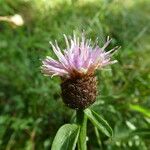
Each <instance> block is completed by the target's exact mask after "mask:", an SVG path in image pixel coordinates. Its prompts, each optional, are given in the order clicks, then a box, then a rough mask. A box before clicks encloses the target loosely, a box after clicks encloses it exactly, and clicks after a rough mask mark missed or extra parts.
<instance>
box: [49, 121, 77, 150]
mask: <svg viewBox="0 0 150 150" xmlns="http://www.w3.org/2000/svg"><path fill="white" fill-rule="evenodd" d="M78 135H79V127H78V126H77V125H75V124H65V125H63V126H62V127H61V128H60V129H59V130H58V131H57V134H56V136H55V138H54V141H53V143H52V148H51V150H74V149H75V147H76V143H77V139H78Z"/></svg>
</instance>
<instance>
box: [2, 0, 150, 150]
mask: <svg viewBox="0 0 150 150" xmlns="http://www.w3.org/2000/svg"><path fill="white" fill-rule="evenodd" d="M14 14H20V15H21V16H22V17H23V19H24V25H23V26H21V27H17V26H16V27H15V26H13V25H11V24H10V23H8V22H2V21H1V22H0V150H49V149H50V147H51V143H52V140H53V138H54V136H55V134H56V131H57V130H58V128H59V127H60V126H61V125H63V124H65V123H69V122H71V118H72V116H73V113H74V111H73V110H70V109H69V108H67V107H66V106H64V104H63V103H62V100H61V96H60V92H61V91H60V86H59V84H60V80H59V78H58V77H54V78H52V79H51V78H50V77H45V76H43V75H42V73H41V71H40V66H41V60H42V59H43V58H45V56H46V55H51V56H52V55H53V53H52V50H51V47H50V46H49V43H48V42H49V41H50V40H51V41H54V40H55V39H57V40H58V43H59V44H60V45H61V47H64V40H63V34H66V35H71V34H72V32H73V31H75V32H76V33H77V34H80V33H81V31H82V30H84V31H85V33H86V36H87V37H88V38H92V40H93V41H94V39H95V38H96V37H98V38H99V45H102V44H103V43H104V42H105V38H106V36H107V35H109V36H110V37H112V38H113V41H112V43H111V45H110V47H109V48H111V47H113V46H116V45H120V46H121V49H120V50H119V51H118V53H117V54H116V55H115V56H114V58H116V59H117V60H118V61H119V62H118V63H117V64H115V65H112V66H110V67H108V68H107V69H106V70H101V71H99V72H97V76H98V79H99V84H98V89H99V96H98V97H97V102H96V103H95V104H94V105H93V106H92V109H94V110H95V111H97V112H98V113H99V114H101V115H102V116H103V117H104V118H105V119H106V120H107V121H108V122H109V124H110V125H111V127H112V128H113V130H114V137H113V139H112V140H110V139H108V138H107V137H105V136H104V135H103V134H101V133H100V137H96V135H95V130H94V128H93V127H92V126H91V124H90V123H89V130H88V136H89V139H88V150H100V149H102V150H150V36H149V35H150V30H149V28H150V1H149V0H72V1H69V0H51V1H50V0H49V1H48V0H0V16H9V15H14Z"/></svg>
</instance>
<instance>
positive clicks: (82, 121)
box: [76, 110, 87, 150]
mask: <svg viewBox="0 0 150 150" xmlns="http://www.w3.org/2000/svg"><path fill="white" fill-rule="evenodd" d="M76 117H77V124H78V125H79V126H80V133H79V138H78V150H87V146H86V134H87V133H86V131H87V116H86V115H85V114H84V111H83V110H77V111H76Z"/></svg>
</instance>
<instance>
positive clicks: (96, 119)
mask: <svg viewBox="0 0 150 150" xmlns="http://www.w3.org/2000/svg"><path fill="white" fill-rule="evenodd" d="M84 112H85V114H86V115H87V117H88V118H89V120H90V121H91V122H92V123H93V125H94V126H96V127H97V128H98V129H99V130H100V131H101V132H102V133H104V134H105V135H107V136H108V137H111V136H112V135H113V131H112V129H111V127H110V126H109V124H108V123H107V121H106V120H104V119H103V118H102V117H101V116H100V115H99V114H97V113H96V112H94V111H91V110H90V109H85V110H84Z"/></svg>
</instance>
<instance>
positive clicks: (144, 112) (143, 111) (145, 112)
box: [129, 104, 150, 118]
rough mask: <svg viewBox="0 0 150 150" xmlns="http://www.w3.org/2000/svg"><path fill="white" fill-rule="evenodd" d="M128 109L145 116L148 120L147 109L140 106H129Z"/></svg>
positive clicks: (149, 113) (149, 114)
mask: <svg viewBox="0 0 150 150" xmlns="http://www.w3.org/2000/svg"><path fill="white" fill-rule="evenodd" d="M129 108H130V109H131V110H134V111H137V112H139V113H142V114H143V115H145V116H147V117H149V118H150V111H149V110H148V109H146V108H143V107H141V106H140V105H133V104H130V105H129Z"/></svg>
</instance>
